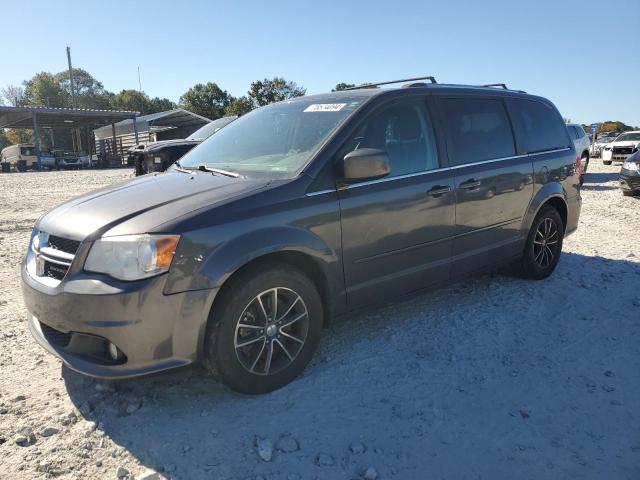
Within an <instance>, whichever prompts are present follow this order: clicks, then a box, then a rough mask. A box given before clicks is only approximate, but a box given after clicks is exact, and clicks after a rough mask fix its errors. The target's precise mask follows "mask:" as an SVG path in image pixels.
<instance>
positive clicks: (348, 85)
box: [331, 83, 356, 92]
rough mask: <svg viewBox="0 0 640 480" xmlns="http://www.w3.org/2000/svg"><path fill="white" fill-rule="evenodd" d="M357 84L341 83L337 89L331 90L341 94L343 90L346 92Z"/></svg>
mask: <svg viewBox="0 0 640 480" xmlns="http://www.w3.org/2000/svg"><path fill="white" fill-rule="evenodd" d="M355 86H356V85H355V83H339V84H337V85H336V87H335V88H334V89H333V90H331V91H332V92H339V91H341V90H346V89H347V88H353V87H355Z"/></svg>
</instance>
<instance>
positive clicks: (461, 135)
mask: <svg viewBox="0 0 640 480" xmlns="http://www.w3.org/2000/svg"><path fill="white" fill-rule="evenodd" d="M440 108H441V111H442V116H443V118H444V121H445V126H446V129H447V136H448V142H447V145H448V147H449V156H450V159H451V161H452V163H453V164H454V165H464V164H468V163H473V162H481V161H484V160H492V159H496V158H504V157H511V156H514V155H515V146H514V143H513V133H512V132H511V125H510V123H509V118H508V117H507V112H506V110H505V108H504V103H503V102H502V100H498V99H493V98H476V97H466V98H444V99H441V100H440Z"/></svg>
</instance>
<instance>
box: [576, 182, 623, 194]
mask: <svg viewBox="0 0 640 480" xmlns="http://www.w3.org/2000/svg"><path fill="white" fill-rule="evenodd" d="M581 190H589V191H593V192H603V191H605V190H620V188H619V187H618V186H617V185H589V184H588V183H587V182H586V181H585V183H584V185H582V187H581Z"/></svg>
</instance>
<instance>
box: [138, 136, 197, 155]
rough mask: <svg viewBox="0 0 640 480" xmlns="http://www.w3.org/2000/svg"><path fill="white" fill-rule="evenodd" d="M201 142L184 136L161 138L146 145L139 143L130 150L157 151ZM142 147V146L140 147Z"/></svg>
mask: <svg viewBox="0 0 640 480" xmlns="http://www.w3.org/2000/svg"><path fill="white" fill-rule="evenodd" d="M199 143H201V142H200V141H199V140H186V139H183V138H180V139H178V138H176V139H173V140H159V141H157V142H151V143H147V144H146V145H138V146H136V147H133V148H130V149H129V151H130V152H156V151H158V150H162V149H163V148H171V147H182V146H185V145H189V146H195V145H198V144H199ZM140 147H142V148H140Z"/></svg>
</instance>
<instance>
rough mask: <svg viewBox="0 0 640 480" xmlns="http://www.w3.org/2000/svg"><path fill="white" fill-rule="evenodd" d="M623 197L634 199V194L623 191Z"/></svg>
mask: <svg viewBox="0 0 640 480" xmlns="http://www.w3.org/2000/svg"><path fill="white" fill-rule="evenodd" d="M622 195H624V196H625V197H633V195H634V192H632V191H631V190H622Z"/></svg>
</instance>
